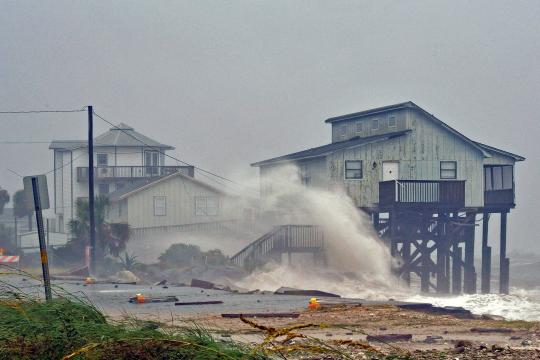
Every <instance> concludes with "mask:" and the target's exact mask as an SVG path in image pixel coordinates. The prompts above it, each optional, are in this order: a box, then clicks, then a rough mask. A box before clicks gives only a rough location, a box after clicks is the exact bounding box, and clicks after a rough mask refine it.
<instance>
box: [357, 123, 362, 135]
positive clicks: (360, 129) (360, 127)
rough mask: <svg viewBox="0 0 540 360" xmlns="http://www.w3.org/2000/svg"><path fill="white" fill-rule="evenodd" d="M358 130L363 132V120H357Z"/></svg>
mask: <svg viewBox="0 0 540 360" xmlns="http://www.w3.org/2000/svg"><path fill="white" fill-rule="evenodd" d="M356 132H357V133H359V132H362V122H361V121H357V122H356Z"/></svg>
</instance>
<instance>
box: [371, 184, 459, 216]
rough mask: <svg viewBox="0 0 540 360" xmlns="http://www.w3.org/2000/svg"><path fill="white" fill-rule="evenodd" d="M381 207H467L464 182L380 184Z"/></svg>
mask: <svg viewBox="0 0 540 360" xmlns="http://www.w3.org/2000/svg"><path fill="white" fill-rule="evenodd" d="M379 206H380V207H393V206H399V207H420V208H421V207H424V208H425V207H438V208H447V209H461V208H463V207H465V181H464V180H391V181H382V182H380V183H379Z"/></svg>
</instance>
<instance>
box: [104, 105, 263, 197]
mask: <svg viewBox="0 0 540 360" xmlns="http://www.w3.org/2000/svg"><path fill="white" fill-rule="evenodd" d="M94 115H96V116H97V117H98V118H100V119H101V120H103V121H105V122H106V123H107V124H109V125H111V126H112V127H114V128H115V129H117V130H120V131H122V132H123V133H124V134H126V135H128V136H129V137H131V138H133V139H135V140H137V141H138V142H140V143H141V144H143V145H145V146H148V147H149V148H151V149H153V150H156V151H157V152H158V153H160V154H162V155H164V156H167V157H169V158H171V159H173V160H175V161H178V162H179V163H182V164H185V165H187V166H192V167H193V168H194V169H197V170H199V171H201V172H203V173H206V174H209V175H212V176H215V177H217V178H218V179H222V180H225V181H228V182H230V183H232V184H235V185H238V186H241V187H244V188H247V189H250V190H252V191H256V190H255V189H252V188H250V187H247V186H245V185H242V184H240V183H238V182H236V181H234V180H231V179H227V178H226V177H223V176H220V175H218V174H216V173H213V172H211V171H208V170H205V169H202V168H200V167H197V166H195V165H192V164H190V163H187V162H185V161H183V160H180V159H178V158H176V157H174V156H171V155H169V154H166V153H164V152H163V151H161V150H160V149H159V148H157V147H155V146H151V145H148V144H147V143H145V142H144V141H142V140H141V139H139V138H137V137H136V136H133V135H132V134H130V133H128V132H127V131H125V130H124V129H122V128H119V127H118V126H116V125H114V124H113V123H112V122H110V121H108V120H107V119H105V118H103V117H102V116H101V115H99V114H97V113H96V112H95V111H94Z"/></svg>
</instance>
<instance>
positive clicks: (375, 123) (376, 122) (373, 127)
mask: <svg viewBox="0 0 540 360" xmlns="http://www.w3.org/2000/svg"><path fill="white" fill-rule="evenodd" d="M371 130H379V119H373V120H371Z"/></svg>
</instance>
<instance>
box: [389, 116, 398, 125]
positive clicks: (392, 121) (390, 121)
mask: <svg viewBox="0 0 540 360" xmlns="http://www.w3.org/2000/svg"><path fill="white" fill-rule="evenodd" d="M388 127H389V128H392V127H396V117H395V116H390V117H388Z"/></svg>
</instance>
